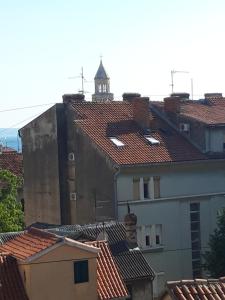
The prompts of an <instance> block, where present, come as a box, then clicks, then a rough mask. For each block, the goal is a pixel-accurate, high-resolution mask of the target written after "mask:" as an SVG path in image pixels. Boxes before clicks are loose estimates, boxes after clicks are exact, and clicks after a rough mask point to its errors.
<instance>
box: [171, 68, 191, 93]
mask: <svg viewBox="0 0 225 300" xmlns="http://www.w3.org/2000/svg"><path fill="white" fill-rule="evenodd" d="M175 73H189V72H188V71H176V70H171V84H170V86H171V90H172V94H173V92H174V78H173V77H174V74H175Z"/></svg>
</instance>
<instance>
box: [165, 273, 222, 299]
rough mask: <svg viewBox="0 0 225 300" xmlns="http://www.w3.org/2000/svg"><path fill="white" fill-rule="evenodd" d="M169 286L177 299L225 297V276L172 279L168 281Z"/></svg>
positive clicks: (172, 294) (169, 289)
mask: <svg viewBox="0 0 225 300" xmlns="http://www.w3.org/2000/svg"><path fill="white" fill-rule="evenodd" d="M167 288H168V291H169V294H170V296H171V297H172V299H175V300H195V299H199V300H224V299H225V278H220V279H219V280H216V279H208V280H207V279H195V280H181V281H171V282H167Z"/></svg>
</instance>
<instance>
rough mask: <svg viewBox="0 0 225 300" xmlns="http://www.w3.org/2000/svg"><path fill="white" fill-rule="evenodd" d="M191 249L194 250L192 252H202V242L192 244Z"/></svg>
mask: <svg viewBox="0 0 225 300" xmlns="http://www.w3.org/2000/svg"><path fill="white" fill-rule="evenodd" d="M191 248H192V250H200V249H201V244H200V240H198V241H195V242H192V243H191Z"/></svg>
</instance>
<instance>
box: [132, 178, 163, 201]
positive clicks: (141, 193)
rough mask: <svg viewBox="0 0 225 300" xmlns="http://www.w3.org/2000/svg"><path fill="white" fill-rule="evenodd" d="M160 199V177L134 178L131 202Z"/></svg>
mask: <svg viewBox="0 0 225 300" xmlns="http://www.w3.org/2000/svg"><path fill="white" fill-rule="evenodd" d="M157 198H160V177H159V176H154V177H134V178H133V200H146V199H157Z"/></svg>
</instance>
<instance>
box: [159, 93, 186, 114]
mask: <svg viewBox="0 0 225 300" xmlns="http://www.w3.org/2000/svg"><path fill="white" fill-rule="evenodd" d="M189 96H190V95H189V94H188V93H173V94H171V95H170V97H166V98H164V110H165V112H168V113H179V112H180V105H181V102H182V101H184V100H189Z"/></svg>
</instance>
